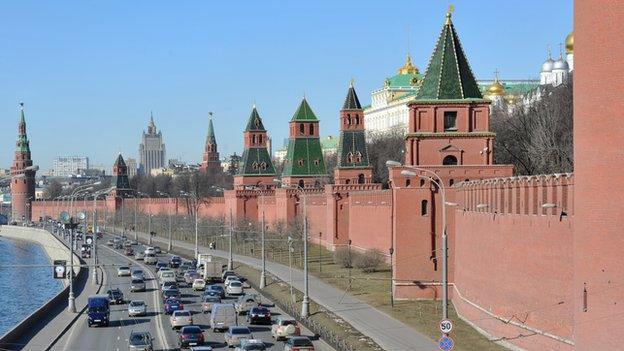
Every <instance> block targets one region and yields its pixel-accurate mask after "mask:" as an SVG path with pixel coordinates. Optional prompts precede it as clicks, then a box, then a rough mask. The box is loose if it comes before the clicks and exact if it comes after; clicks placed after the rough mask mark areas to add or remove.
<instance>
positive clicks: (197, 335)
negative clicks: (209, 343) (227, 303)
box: [179, 325, 204, 348]
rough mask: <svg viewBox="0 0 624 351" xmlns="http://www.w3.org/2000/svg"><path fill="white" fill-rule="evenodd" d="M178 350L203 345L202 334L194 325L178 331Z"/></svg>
mask: <svg viewBox="0 0 624 351" xmlns="http://www.w3.org/2000/svg"><path fill="white" fill-rule="evenodd" d="M179 342H180V348H183V347H189V346H197V345H202V344H203V343H204V333H203V332H202V330H201V328H200V327H198V326H196V325H189V326H186V327H182V329H180V339H179Z"/></svg>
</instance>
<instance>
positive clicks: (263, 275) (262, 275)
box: [260, 197, 266, 289]
mask: <svg viewBox="0 0 624 351" xmlns="http://www.w3.org/2000/svg"><path fill="white" fill-rule="evenodd" d="M263 199H264V197H263ZM261 224H262V230H261V231H260V233H261V236H262V273H260V289H264V287H265V286H266V254H265V251H264V250H265V248H264V245H265V242H264V230H265V228H264V226H265V224H264V206H263V207H262V223H261Z"/></svg>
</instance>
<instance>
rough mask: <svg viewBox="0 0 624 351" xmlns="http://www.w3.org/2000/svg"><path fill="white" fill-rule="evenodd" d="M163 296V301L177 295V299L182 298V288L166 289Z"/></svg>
mask: <svg viewBox="0 0 624 351" xmlns="http://www.w3.org/2000/svg"><path fill="white" fill-rule="evenodd" d="M162 297H163V302H165V301H167V299H169V298H172V297H175V298H177V299H179V298H180V290H178V289H169V290H165V291H163V293H162Z"/></svg>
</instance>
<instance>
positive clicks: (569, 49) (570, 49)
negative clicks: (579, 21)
mask: <svg viewBox="0 0 624 351" xmlns="http://www.w3.org/2000/svg"><path fill="white" fill-rule="evenodd" d="M565 47H566V53H568V54H573V53H574V32H572V33H570V34H568V36H567V37H566V41H565Z"/></svg>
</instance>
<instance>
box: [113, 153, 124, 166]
mask: <svg viewBox="0 0 624 351" xmlns="http://www.w3.org/2000/svg"><path fill="white" fill-rule="evenodd" d="M115 166H117V167H119V166H123V167H126V161H124V159H123V156H121V153H120V154H119V155H118V156H117V159H116V160H115Z"/></svg>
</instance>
